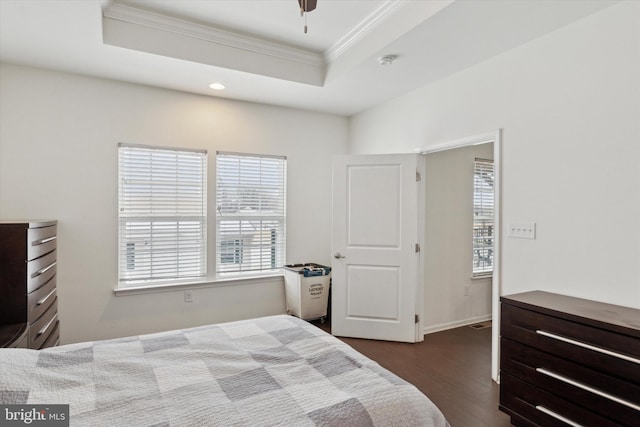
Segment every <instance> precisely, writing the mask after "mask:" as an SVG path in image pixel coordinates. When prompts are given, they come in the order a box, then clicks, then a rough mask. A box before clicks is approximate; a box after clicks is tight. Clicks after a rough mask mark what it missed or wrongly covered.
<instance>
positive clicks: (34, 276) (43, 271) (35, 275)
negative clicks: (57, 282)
mask: <svg viewBox="0 0 640 427" xmlns="http://www.w3.org/2000/svg"><path fill="white" fill-rule="evenodd" d="M56 264H57V262H56V261H54V262H52V263H51V264H50V265H48V266H46V267H45V268H42V269H40V270H38V271H36V272H35V273H33V274H32V275H31V278H32V279H35V278H36V277H38V276H42V275H43V274H44V273H46V272H47V271H49V270H51V269H52V268H53V266H54V265H56Z"/></svg>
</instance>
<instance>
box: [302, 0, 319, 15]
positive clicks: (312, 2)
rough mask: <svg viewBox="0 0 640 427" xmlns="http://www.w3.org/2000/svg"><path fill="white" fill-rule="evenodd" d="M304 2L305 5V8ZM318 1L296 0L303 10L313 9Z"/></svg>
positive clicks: (309, 10)
mask: <svg viewBox="0 0 640 427" xmlns="http://www.w3.org/2000/svg"><path fill="white" fill-rule="evenodd" d="M305 3H306V5H307V8H306V9H305V7H304V6H305ZM317 3H318V0H306V1H305V0H298V4H299V5H300V9H301V10H304V11H305V12H311V11H312V10H314V9H315V8H316V5H317Z"/></svg>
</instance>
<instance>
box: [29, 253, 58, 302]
mask: <svg viewBox="0 0 640 427" xmlns="http://www.w3.org/2000/svg"><path fill="white" fill-rule="evenodd" d="M56 256H57V251H53V252H51V253H49V254H47V255H45V256H43V257H41V258H38V259H35V260H33V261H29V262H28V263H27V293H31V292H33V291H35V290H36V289H38V288H39V287H40V286H42V285H44V284H45V283H47V282H48V281H49V279H51V278H52V277H53V276H55V275H56V272H57V266H56V264H57V263H56Z"/></svg>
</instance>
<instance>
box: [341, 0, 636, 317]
mask: <svg viewBox="0 0 640 427" xmlns="http://www.w3.org/2000/svg"><path fill="white" fill-rule="evenodd" d="M638 22H640V2H636V1H627V2H623V3H620V4H616V5H614V6H611V7H609V8H607V9H604V10H603V11H601V12H598V13H596V14H593V15H591V16H588V17H586V18H584V19H582V20H580V21H577V22H575V23H573V24H571V25H568V26H566V27H564V28H561V29H559V30H557V31H555V32H552V33H550V34H548V35H546V36H543V37H540V38H538V39H536V40H533V41H531V42H529V43H528V44H525V45H523V46H521V47H519V48H516V49H514V50H511V51H509V52H506V53H504V54H501V55H499V56H496V57H494V58H492V59H490V60H487V61H485V62H483V63H481V64H478V65H476V66H474V67H472V68H469V69H467V70H464V71H462V72H459V73H457V74H455V75H452V76H450V77H448V78H446V79H443V80H440V81H438V82H435V83H433V84H430V85H427V86H424V87H422V88H419V89H417V90H414V91H412V92H410V93H408V94H406V95H404V96H401V97H399V98H397V99H394V100H391V101H389V102H386V103H384V104H382V105H379V106H377V107H375V108H372V109H370V110H367V111H365V112H363V113H361V114H358V115H357V116H355V117H353V118H352V121H351V128H350V152H352V153H354V154H360V153H392V152H413V150H414V149H415V148H418V147H425V146H429V145H434V144H438V143H443V142H446V141H452V140H457V139H460V138H464V137H467V136H471V135H476V134H480V133H484V132H489V131H492V130H495V129H499V128H501V129H503V146H502V165H503V166H502V173H503V175H502V191H503V192H502V197H503V209H502V233H503V241H502V242H503V254H502V289H501V293H502V294H510V293H515V292H521V291H527V290H532V289H542V290H547V291H553V292H557V293H563V294H568V295H574V296H578V297H583V298H589V299H594V300H598V301H604V302H609V303H613V304H620V305H625V306H631V307H640V222H638V218H640V144H639V143H638V141H639V140H640V139H639V138H640V54H639V53H640V26H639V25H638ZM520 221H531V222H536V223H537V237H536V239H535V240H525V239H514V238H508V237H506V231H507V226H508V224H509V223H514V222H520ZM450 309H451V310H452V311H453V309H454V308H453V307H451V308H450ZM427 326H428V325H427Z"/></svg>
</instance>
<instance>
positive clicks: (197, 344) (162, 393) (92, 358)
mask: <svg viewBox="0 0 640 427" xmlns="http://www.w3.org/2000/svg"><path fill="white" fill-rule="evenodd" d="M0 403H4V404H37V403H40V404H69V405H70V414H71V416H70V418H71V425H72V426H73V425H78V426H80V425H87V426H118V427H120V426H208V425H211V426H225V427H226V426H276V425H279V426H341V427H342V426H392V425H393V426H442V427H445V426H447V425H448V424H447V422H446V420H445V419H444V417H443V415H442V413H441V412H440V411H439V410H438V409H437V408H436V407H435V405H434V404H433V403H432V402H431V401H430V400H429V399H427V397H425V395H424V394H422V393H421V392H419V391H418V390H417V389H416V388H415V387H414V386H412V385H411V384H409V383H407V382H405V381H403V380H402V379H400V378H398V377H397V376H395V375H393V374H392V373H390V372H389V371H387V370H385V369H383V368H382V367H380V366H379V365H378V364H377V363H375V362H373V361H371V360H370V359H367V358H366V357H364V356H363V355H361V354H360V353H358V352H356V351H355V350H353V349H352V348H351V347H349V346H348V345H346V344H344V343H343V342H342V341H340V340H338V339H336V338H334V337H332V336H331V335H328V334H326V333H325V332H323V331H322V330H320V329H318V328H316V327H314V326H312V325H309V324H308V323H306V322H304V321H301V320H299V319H297V318H295V317H290V316H273V317H265V318H259V319H254V320H248V321H239V322H231V323H224V324H218V325H210V326H203V327H198V328H192V329H185V330H176V331H169V332H162V333H158V334H150V335H141V336H137V337H128V338H122V339H115V340H106V341H96V342H87V343H79V344H71V345H65V346H60V347H54V348H49V349H45V350H40V351H35V350H26V349H0Z"/></svg>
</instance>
